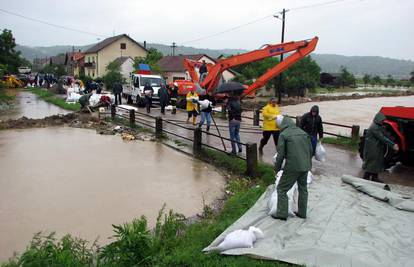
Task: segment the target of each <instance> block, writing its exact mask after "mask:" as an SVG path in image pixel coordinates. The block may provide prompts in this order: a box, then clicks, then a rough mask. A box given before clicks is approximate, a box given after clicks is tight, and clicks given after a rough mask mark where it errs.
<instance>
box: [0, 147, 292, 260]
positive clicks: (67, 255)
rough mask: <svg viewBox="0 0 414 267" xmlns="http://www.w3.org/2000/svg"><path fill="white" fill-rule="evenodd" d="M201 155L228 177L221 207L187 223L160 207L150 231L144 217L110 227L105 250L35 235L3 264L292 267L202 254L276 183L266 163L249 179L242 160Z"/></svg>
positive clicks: (213, 153)
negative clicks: (256, 175)
mask: <svg viewBox="0 0 414 267" xmlns="http://www.w3.org/2000/svg"><path fill="white" fill-rule="evenodd" d="M202 157H203V160H207V161H209V162H210V163H211V164H213V165H214V166H216V167H217V168H219V169H221V170H224V171H226V172H227V173H228V174H229V175H228V183H227V187H226V192H227V196H226V200H225V201H224V204H223V205H222V208H221V209H219V210H217V209H215V208H213V207H208V206H205V207H204V210H203V212H202V214H201V215H200V217H201V219H199V220H198V221H197V222H195V223H192V224H188V223H187V222H186V221H185V220H184V217H183V216H182V215H180V214H177V213H175V212H173V211H169V212H165V210H164V207H162V208H161V210H160V212H159V215H158V218H157V223H156V226H155V228H154V229H152V230H150V229H149V228H148V225H147V220H146V219H145V217H141V218H138V219H135V220H133V221H132V222H129V223H126V224H123V225H114V226H113V230H114V236H113V238H112V242H111V243H110V244H108V245H106V246H103V247H99V246H98V245H97V243H96V242H93V243H91V242H87V241H85V240H83V239H79V238H74V237H71V236H69V235H66V236H64V237H63V238H61V239H60V240H58V239H56V238H55V235H54V234H50V235H43V234H40V233H38V234H36V235H35V236H34V238H33V240H32V241H31V243H30V244H29V246H28V247H27V248H26V250H25V251H24V252H23V253H22V254H20V256H16V257H14V258H12V259H10V260H9V262H7V263H4V264H2V265H1V266H2V267H17V266H246V267H247V266H292V265H289V264H285V263H281V262H275V261H264V260H256V259H252V258H248V257H246V256H237V257H236V256H224V255H220V254H218V253H209V254H205V253H203V252H202V249H203V248H204V247H206V246H208V245H209V244H210V243H211V242H212V241H213V240H214V239H215V238H216V237H217V236H218V235H219V234H220V233H222V232H223V231H224V230H225V229H226V228H227V227H228V226H230V225H231V224H232V223H233V222H234V221H236V220H237V219H238V218H239V217H240V216H241V215H243V214H244V213H245V212H246V211H247V210H248V209H249V208H250V207H251V206H252V205H253V204H254V203H255V202H256V200H257V199H258V198H259V197H260V195H261V194H262V193H263V192H264V191H265V190H266V187H267V185H269V184H271V183H273V182H274V172H273V169H272V167H271V166H270V165H266V164H259V166H258V177H256V178H249V177H246V176H245V174H244V170H245V163H244V161H243V160H241V159H238V158H235V157H232V156H229V155H226V154H224V153H220V152H216V151H212V150H204V152H203V153H202Z"/></svg>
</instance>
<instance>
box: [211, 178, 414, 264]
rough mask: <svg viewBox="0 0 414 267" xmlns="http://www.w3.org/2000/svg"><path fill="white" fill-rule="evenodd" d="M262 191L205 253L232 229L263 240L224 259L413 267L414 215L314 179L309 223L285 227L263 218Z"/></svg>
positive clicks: (337, 181)
mask: <svg viewBox="0 0 414 267" xmlns="http://www.w3.org/2000/svg"><path fill="white" fill-rule="evenodd" d="M273 188H274V185H271V186H269V187H268V188H267V190H266V192H265V193H264V194H263V195H262V196H261V197H260V198H259V200H258V201H257V202H256V203H255V205H254V206H253V207H251V208H250V209H249V210H248V211H247V212H246V213H245V214H244V215H243V216H242V217H240V218H239V219H238V220H237V221H236V222H235V223H234V224H233V225H231V226H230V227H229V228H227V229H226V231H224V232H223V233H222V234H221V235H220V236H218V237H217V238H216V239H215V240H214V241H213V242H212V243H211V244H210V246H208V247H207V248H205V249H204V251H210V250H212V249H213V248H214V247H215V246H217V245H218V244H220V242H221V241H222V240H223V239H224V237H225V236H226V235H227V234H228V233H230V232H232V231H234V230H237V229H248V227H249V226H256V227H259V228H260V229H261V230H262V231H263V232H264V234H265V238H264V239H259V240H258V241H256V243H255V244H254V247H253V248H245V249H231V250H227V251H224V252H223V254H226V255H250V256H252V257H256V258H264V259H273V260H280V261H285V262H290V263H296V264H304V265H306V266H372V267H374V266H376V267H377V266H414V246H413V244H414V213H413V212H408V211H403V210H398V209H395V208H393V207H392V206H390V205H389V204H387V203H385V202H382V201H378V200H376V199H374V198H373V197H370V196H369V195H366V194H363V193H360V192H358V191H357V190H355V189H354V188H352V187H351V186H349V185H346V184H343V183H341V180H340V178H328V177H315V180H314V182H313V183H312V184H311V185H310V186H309V189H308V190H309V203H308V218H307V219H306V220H302V219H300V218H289V219H288V220H287V221H286V222H285V221H280V220H275V219H272V218H271V217H270V216H268V215H267V212H268V208H267V200H268V198H269V197H270V195H271V193H272V191H273Z"/></svg>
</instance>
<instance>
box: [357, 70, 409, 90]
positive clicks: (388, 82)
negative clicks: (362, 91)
mask: <svg viewBox="0 0 414 267" xmlns="http://www.w3.org/2000/svg"><path fill="white" fill-rule="evenodd" d="M410 75H411V78H410V79H409V80H395V79H394V78H393V77H392V76H391V75H388V76H387V78H385V79H382V78H381V77H380V76H378V75H375V76H371V75H369V74H365V75H364V77H363V78H362V82H363V83H364V86H365V87H367V86H368V85H371V86H375V85H383V86H385V87H388V86H391V87H394V86H407V87H408V86H411V85H414V71H412V72H411V73H410Z"/></svg>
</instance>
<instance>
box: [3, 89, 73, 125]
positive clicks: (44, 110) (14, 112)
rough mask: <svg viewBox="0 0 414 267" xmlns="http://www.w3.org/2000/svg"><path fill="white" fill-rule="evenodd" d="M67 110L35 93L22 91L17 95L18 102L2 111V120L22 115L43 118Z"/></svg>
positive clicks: (65, 112) (63, 112) (64, 112)
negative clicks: (40, 97)
mask: <svg viewBox="0 0 414 267" xmlns="http://www.w3.org/2000/svg"><path fill="white" fill-rule="evenodd" d="M69 112H71V111H67V110H65V109H62V108H60V107H58V106H55V105H53V104H49V103H47V102H45V101H43V100H41V99H39V98H38V97H37V96H36V95H35V94H32V93H29V92H24V91H22V92H20V93H19V94H18V95H17V97H16V104H15V105H14V106H13V108H12V109H10V110H5V111H2V112H0V120H8V119H18V118H21V117H26V118H31V119H42V118H44V117H46V116H50V115H56V114H67V113H69Z"/></svg>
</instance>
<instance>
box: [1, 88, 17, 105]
mask: <svg viewBox="0 0 414 267" xmlns="http://www.w3.org/2000/svg"><path fill="white" fill-rule="evenodd" d="M15 98H16V95H14V94H10V93H8V92H7V91H6V90H5V89H0V102H9V101H13V100H14V99H15Z"/></svg>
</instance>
